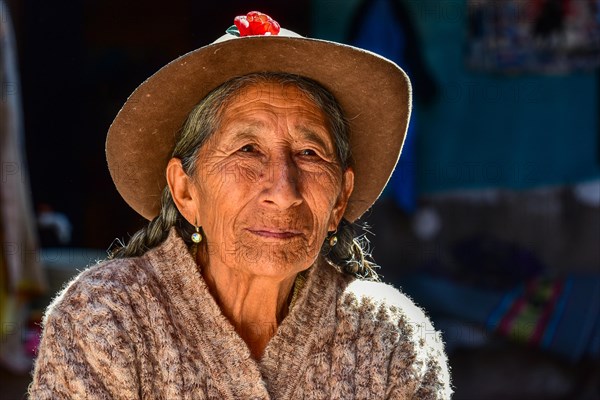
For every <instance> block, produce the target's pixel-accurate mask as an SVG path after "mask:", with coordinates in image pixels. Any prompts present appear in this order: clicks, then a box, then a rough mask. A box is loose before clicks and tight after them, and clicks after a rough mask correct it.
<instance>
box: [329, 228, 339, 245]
mask: <svg viewBox="0 0 600 400" xmlns="http://www.w3.org/2000/svg"><path fill="white" fill-rule="evenodd" d="M336 233H337V229H336V230H335V231H333V232H332V233H331V234H330V235H329V246H330V247H333V246H335V245H336V244H337V242H338V237H337V235H336Z"/></svg>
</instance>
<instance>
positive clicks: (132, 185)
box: [106, 36, 411, 222]
mask: <svg viewBox="0 0 600 400" xmlns="http://www.w3.org/2000/svg"><path fill="white" fill-rule="evenodd" d="M254 72H285V73H290V74H296V75H300V76H304V77H307V78H310V79H313V80H315V81H317V82H319V83H320V84H321V85H322V86H323V87H325V88H326V89H327V90H329V91H330V92H331V93H332V94H333V96H334V97H335V98H336V100H337V101H338V102H339V103H340V105H341V107H342V110H343V112H344V114H345V116H346V117H347V118H348V120H349V125H350V138H349V141H350V148H351V153H352V160H351V164H352V168H353V170H354V191H353V193H352V195H351V197H350V199H349V201H348V206H347V208H346V212H345V214H344V217H345V218H346V219H348V220H349V221H351V222H353V221H355V220H356V219H358V218H359V217H360V216H361V215H362V214H363V213H364V212H365V211H366V210H367V209H369V208H370V207H371V206H372V205H373V203H374V202H375V200H377V198H378V197H379V195H380V194H381V192H382V191H383V188H384V187H385V185H386V183H387V181H388V179H389V178H390V176H391V173H392V172H393V170H394V167H395V165H396V163H397V161H398V158H399V156H400V152H401V149H402V144H403V142H404V137H405V135H406V130H407V126H408V121H409V118H410V112H411V86H410V81H409V79H408V77H407V76H406V74H405V73H404V71H402V69H401V68H400V67H398V66H397V65H396V64H394V63H393V62H391V61H389V60H387V59H385V58H383V57H380V56H378V55H376V54H374V53H371V52H368V51H364V50H361V49H358V48H355V47H352V46H347V45H343V44H339V43H334V42H329V41H325V40H318V39H309V38H303V37H282V36H249V37H242V38H235V39H234V40H226V41H221V42H218V43H217V42H215V43H213V44H210V45H208V46H205V47H202V48H199V49H197V50H194V51H192V52H190V53H187V54H185V55H183V56H181V57H179V58H177V59H176V60H174V61H172V62H170V63H169V64H167V65H166V66H164V67H163V68H161V69H160V70H159V71H158V72H156V73H155V74H154V75H152V76H151V77H150V78H148V79H147V80H146V81H145V82H143V83H142V84H141V85H140V86H139V87H138V88H137V89H136V90H135V91H134V92H133V93H132V94H131V96H130V97H129V98H128V99H127V101H126V103H125V104H124V106H123V108H122V109H121V110H120V111H119V113H118V115H117V117H116V118H115V120H114V121H113V123H112V125H111V126H110V128H109V131H108V136H107V139H106V159H107V162H108V168H109V170H110V174H111V176H112V179H113V181H114V183H115V186H116V187H117V190H118V191H119V193H120V194H121V196H122V197H123V199H124V200H125V201H126V202H127V204H129V206H131V207H132V208H133V209H134V210H135V211H136V212H138V213H139V214H140V215H142V216H143V217H145V218H146V219H153V218H154V217H156V216H157V215H158V213H159V210H160V198H161V193H162V190H163V188H164V187H165V185H166V178H165V169H166V166H167V163H168V161H169V159H170V158H171V153H172V151H173V148H174V145H175V141H176V139H177V136H178V133H179V131H180V129H181V127H182V125H183V123H184V121H185V119H186V118H187V116H188V114H189V113H190V111H191V110H192V109H193V108H194V106H195V105H196V104H198V102H199V101H200V100H202V99H203V98H204V97H205V96H206V95H207V94H208V93H209V92H210V91H212V90H213V89H215V88H216V87H218V86H219V85H221V84H222V83H224V82H226V81H228V80H230V79H232V78H235V77H238V76H242V75H247V74H250V73H254Z"/></svg>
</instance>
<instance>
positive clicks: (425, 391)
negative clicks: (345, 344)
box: [337, 279, 452, 399]
mask: <svg viewBox="0 0 600 400" xmlns="http://www.w3.org/2000/svg"><path fill="white" fill-rule="evenodd" d="M337 315H338V318H339V319H340V320H341V321H338V322H341V323H342V325H344V326H345V327H353V328H354V329H352V328H350V330H355V335H356V336H364V335H366V336H368V337H369V338H370V339H369V340H370V341H371V342H377V343H380V346H381V344H382V343H388V344H389V346H387V345H385V346H383V347H384V348H386V349H387V350H386V351H388V352H389V354H388V356H390V357H391V359H392V361H391V364H390V368H391V370H392V371H395V372H393V373H397V374H398V376H401V375H402V371H403V368H405V367H406V366H405V362H406V361H407V360H412V366H411V368H413V369H414V371H415V373H414V376H415V377H416V378H415V379H417V377H418V380H419V381H420V382H419V383H418V384H419V385H420V389H419V393H420V395H419V396H417V397H416V398H435V399H441V398H444V399H446V398H449V397H450V394H451V392H452V390H451V388H450V375H449V369H448V360H447V357H446V354H445V351H444V343H443V341H442V337H441V334H440V332H439V331H437V330H436V329H435V328H434V327H433V324H432V322H431V320H430V319H429V318H428V317H427V315H426V313H425V311H424V310H423V309H421V308H420V307H419V306H418V305H417V304H416V303H415V302H414V301H413V300H412V299H411V298H410V297H409V296H407V295H406V294H404V293H402V291H400V290H398V289H396V288H395V287H393V286H391V285H389V284H386V283H382V282H373V281H365V280H360V279H354V280H351V281H350V282H349V283H348V284H347V285H346V286H345V287H344V288H343V291H342V293H341V295H340V296H339V297H338V304H337ZM348 321H351V322H350V323H348ZM366 351H373V349H371V350H366Z"/></svg>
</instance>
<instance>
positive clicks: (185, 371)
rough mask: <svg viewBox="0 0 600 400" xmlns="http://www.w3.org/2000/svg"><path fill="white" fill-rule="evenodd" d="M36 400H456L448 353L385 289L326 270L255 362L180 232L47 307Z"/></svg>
mask: <svg viewBox="0 0 600 400" xmlns="http://www.w3.org/2000/svg"><path fill="white" fill-rule="evenodd" d="M29 394H30V396H31V398H33V399H53V400H55V399H343V400H347V399H447V398H449V397H450V394H451V389H450V385H449V375H448V367H447V362H446V356H445V354H444V350H443V343H442V342H441V340H440V337H439V335H438V333H437V332H436V331H435V330H434V329H433V327H432V326H431V324H430V322H429V320H428V319H427V317H425V315H424V314H423V312H422V311H421V310H420V309H419V308H418V307H416V306H415V305H414V304H413V302H412V301H411V300H410V299H408V298H407V297H406V296H405V295H403V294H401V293H400V292H399V291H397V290H396V289H394V288H392V287H391V286H388V285H385V284H383V283H375V282H365V281H361V280H357V279H354V278H352V277H350V276H348V275H346V274H342V273H340V272H338V271H337V270H336V269H334V268H333V267H331V266H329V265H328V264H326V263H324V262H322V263H319V262H318V263H316V264H315V265H314V266H313V267H311V268H310V269H309V271H308V274H307V278H306V283H305V285H304V286H303V288H302V289H301V291H300V292H299V293H298V295H297V298H296V300H295V303H294V306H293V308H292V309H291V310H290V312H289V314H288V315H287V317H286V318H285V319H284V320H283V321H282V323H281V324H280V326H279V327H278V330H277V332H276V333H275V336H273V338H272V339H271V340H270V342H269V343H268V345H267V347H266V349H265V351H264V354H263V356H262V358H261V359H260V360H258V361H257V360H255V359H253V358H252V356H251V354H250V350H249V349H248V346H247V345H246V344H245V343H244V341H243V340H242V339H241V338H240V336H239V335H238V334H237V333H236V331H235V330H234V328H233V325H232V324H231V323H230V322H229V321H228V320H227V318H226V317H225V316H224V315H223V314H222V313H221V310H220V309H219V307H218V305H217V303H216V302H215V300H214V299H213V297H212V296H211V294H210V293H209V290H208V287H207V286H206V283H205V281H204V280H203V279H202V276H201V274H200V273H199V271H198V267H197V266H196V263H195V261H194V260H193V258H192V257H191V255H190V253H189V252H188V249H187V247H186V245H185V243H184V242H183V241H182V240H181V238H179V236H178V235H177V233H175V231H174V230H172V231H171V232H170V234H169V237H168V239H167V240H166V241H165V242H164V243H163V244H161V245H160V246H158V247H156V248H154V249H152V250H149V251H148V252H147V253H146V254H144V255H143V256H141V257H138V258H129V259H117V260H110V261H107V262H103V263H100V264H98V265H95V266H93V267H91V268H89V269H87V270H86V271H84V272H82V273H81V274H80V275H79V276H78V277H77V278H76V279H75V280H74V281H73V282H72V283H71V284H70V285H68V286H67V287H66V288H65V290H64V291H63V292H62V294H60V295H59V296H58V297H57V298H56V300H55V301H54V302H53V304H52V305H51V306H50V307H49V309H48V311H47V314H46V317H45V320H44V333H43V337H42V342H41V346H40V350H39V356H38V358H37V361H36V366H35V371H34V379H33V383H32V385H31V386H30V392H29Z"/></svg>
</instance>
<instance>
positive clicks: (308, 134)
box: [296, 125, 333, 152]
mask: <svg viewBox="0 0 600 400" xmlns="http://www.w3.org/2000/svg"><path fill="white" fill-rule="evenodd" d="M296 129H298V131H299V132H300V133H301V134H302V136H303V139H305V140H308V141H309V142H314V143H316V144H317V145H318V146H320V147H322V148H323V149H326V150H327V151H329V152H331V151H333V148H332V145H333V144H332V143H331V142H330V141H327V140H324V139H323V134H319V133H317V132H316V131H315V130H314V129H312V128H310V127H308V126H305V125H300V126H297V127H296ZM327 135H329V134H327Z"/></svg>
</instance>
